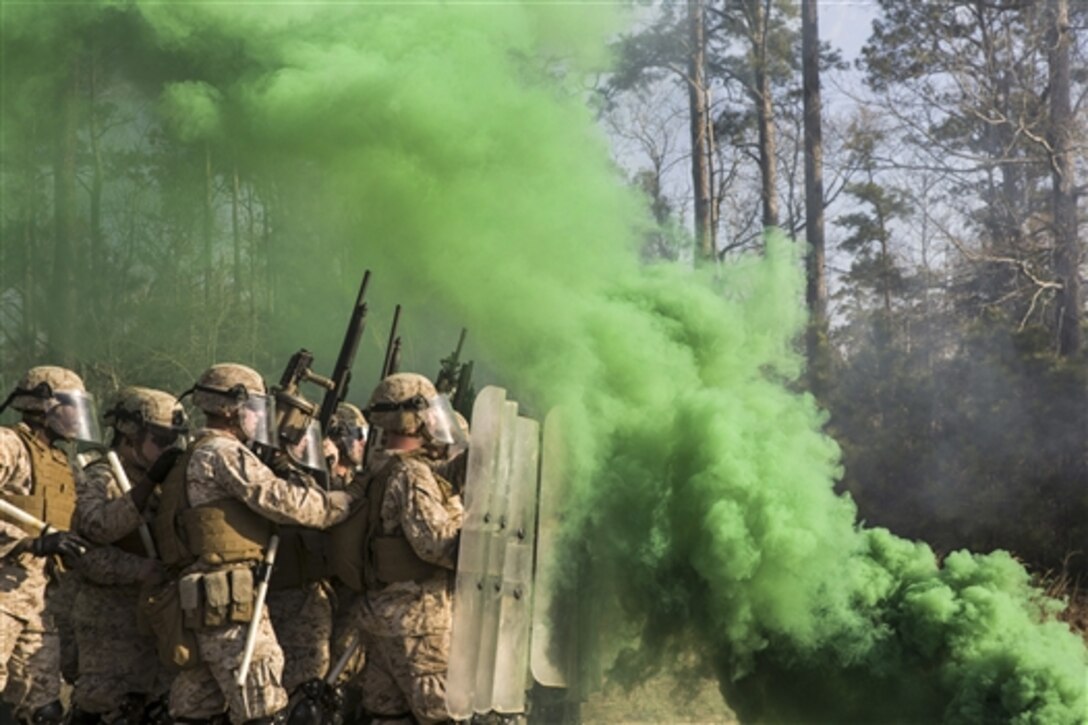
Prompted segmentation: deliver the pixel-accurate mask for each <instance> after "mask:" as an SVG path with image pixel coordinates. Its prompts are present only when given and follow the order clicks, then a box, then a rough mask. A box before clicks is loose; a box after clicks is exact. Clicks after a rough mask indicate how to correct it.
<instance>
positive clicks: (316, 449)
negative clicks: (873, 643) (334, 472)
mask: <svg viewBox="0 0 1088 725" xmlns="http://www.w3.org/2000/svg"><path fill="white" fill-rule="evenodd" d="M321 443H322V437H321V424H320V423H318V422H317V420H316V419H314V420H311V421H310V423H309V425H307V426H306V433H305V434H303V436H302V440H300V441H299V442H298V443H296V444H295V445H294V446H292V447H291V450H290V453H291V457H292V458H294V459H295V462H296V463H298V464H299V465H300V466H302V467H303V468H306V469H309V470H311V471H324V470H325V453H324V451H323V450H322V445H321Z"/></svg>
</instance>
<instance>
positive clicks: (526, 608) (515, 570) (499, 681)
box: [491, 418, 540, 714]
mask: <svg viewBox="0 0 1088 725" xmlns="http://www.w3.org/2000/svg"><path fill="white" fill-rule="evenodd" d="M514 435H515V436H516V437H515V439H514V451H513V466H512V468H511V471H510V475H511V486H510V494H509V498H508V500H507V506H506V511H507V512H506V515H505V520H504V521H503V522H501V523H500V533H501V535H502V537H503V539H504V540H505V547H504V548H505V553H504V555H503V565H502V591H501V593H500V595H499V613H498V623H497V624H498V645H499V646H498V649H497V651H496V655H495V668H494V671H495V678H494V683H495V685H494V693H493V694H492V697H491V704H492V709H494V710H495V711H496V712H500V713H503V714H513V713H521V712H525V711H526V709H527V703H526V696H525V693H526V691H527V690H528V688H529V685H530V682H529V631H530V627H531V626H532V609H531V605H532V590H533V544H534V542H535V540H536V502H537V472H538V470H539V465H540V424H539V423H537V422H536V421H535V420H530V419H529V418H518V419H517V421H516V423H515V431H514Z"/></svg>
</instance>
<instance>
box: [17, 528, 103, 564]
mask: <svg viewBox="0 0 1088 725" xmlns="http://www.w3.org/2000/svg"><path fill="white" fill-rule="evenodd" d="M89 548H90V544H88V543H87V542H86V541H84V540H83V539H81V538H79V537H78V536H76V535H75V534H72V533H69V532H67V531H48V532H46V533H43V534H42V535H41V536H39V537H38V538H36V539H34V540H33V541H31V542H30V553H31V554H33V555H34V556H60V557H63V558H73V559H77V558H79V557H81V556H83V554H84V553H85V552H86V551H87V549H89Z"/></svg>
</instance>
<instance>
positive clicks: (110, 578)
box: [72, 460, 169, 722]
mask: <svg viewBox="0 0 1088 725" xmlns="http://www.w3.org/2000/svg"><path fill="white" fill-rule="evenodd" d="M125 473H126V474H127V475H128V477H129V480H130V481H131V482H132V483H133V484H134V485H136V484H137V482H138V481H139V480H140V479H141V478H143V477H144V476H145V475H146V474H145V473H144V472H142V471H139V470H137V469H136V468H135V467H133V466H132V465H130V464H128V462H125ZM154 508H155V506H154V503H150V504H149V505H148V506H147V507H146V509H145V512H141V511H140V510H139V508H137V506H136V504H135V503H134V501H133V499H132V496H131V494H127V495H126V494H124V493H123V492H122V490H121V486H120V484H118V483H117V480H116V478H115V477H114V475H113V471H112V470H111V469H110V466H109V464H108V462H107V461H105V460H102V461H98V462H95V463H92V464H91V465H89V466H88V467H87V468H86V469H84V471H83V473H82V474H81V476H80V479H79V489H78V498H77V503H76V517H75V521H74V528H75V529H76V530H77V531H78V532H79V533H80V534H81V535H82V536H84V537H85V538H86V539H87V540H89V541H92V542H94V543H97V544H103V546H100V547H98V548H96V549H93V550H91V551H89V552H87V554H85V555H84V556H83V557H82V558H81V559H80V565H79V568H78V571H79V573H80V575H81V576H82V578H83V581H82V585H81V586H80V589H79V594H78V595H77V597H76V600H75V607H74V611H73V613H72V619H73V622H74V625H75V634H76V641H77V645H78V650H79V677H78V678H77V679H76V683H75V690H74V691H73V693H72V704H73V705H75V706H76V707H78V708H79V709H80V710H82V711H84V712H87V713H98V714H101V715H103V716H104V717H105V719H106V720H107V721H108V722H113V720H114V719H116V718H118V717H120V716H121V714H122V707H124V706H125V705H128V706H130V707H132V706H135V705H137V704H139V705H142V703H143V700H145V699H148V700H149V699H153V698H154V697H156V696H159V695H162V694H164V693H165V692H166V690H167V688H168V686H169V676H168V673H167V672H166V670H165V668H164V667H163V666H162V665H161V664H160V663H159V659H158V655H157V653H156V651H155V641H154V639H153V638H152V637H151V636H150V635H148V634H145V633H142V632H141V631H140V630H139V628H138V627H137V626H136V617H135V611H136V605H137V602H138V601H139V597H140V588H141V585H142V584H143V583H144V582H145V581H146V579H147V577H148V574H149V571H154V569H155V567H154V566H152V564H153V563H154V562H153V560H151V559H148V558H147V556H146V552H145V551H144V550H143V548H142V544H141V542H140V540H139V536H138V533H137V532H138V529H139V527H140V525H141V524H144V523H147V522H148V521H150V520H151V516H152V514H151V512H153V511H154ZM108 544H114V545H113V546H109V545H108ZM126 697H128V698H129V699H133V698H135V699H137V700H139V702H138V703H133V702H128V703H126Z"/></svg>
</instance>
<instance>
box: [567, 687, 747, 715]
mask: <svg viewBox="0 0 1088 725" xmlns="http://www.w3.org/2000/svg"><path fill="white" fill-rule="evenodd" d="M737 722H738V720H737V718H736V716H734V715H733V713H732V711H731V710H730V709H729V708H728V707H726V705H725V701H724V700H723V699H722V696H721V693H720V692H718V685H717V682H715V681H713V680H709V679H707V680H702V681H699V682H690V681H681V680H679V679H677V678H676V677H674V676H669V675H662V676H660V677H656V678H654V679H652V680H649V681H648V682H645V683H643V684H641V685H638V686H637V687H634V688H631V689H621V688H620V687H618V686H615V685H611V686H609V685H606V686H605V687H604V689H603V690H601V691H600V692H597V693H594V694H592V695H590V696H589V697H588V698H587V700H586V702H585V703H583V704H582V723H583V725H606V724H607V725H643V724H645V723H700V724H705V725H710V724H712V723H713V724H714V725H731V724H733V723H737Z"/></svg>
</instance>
